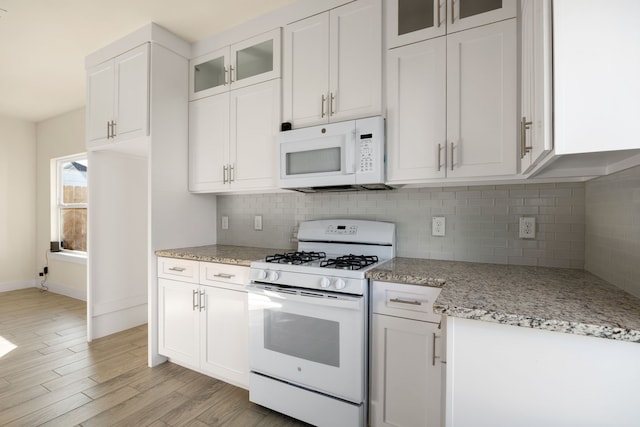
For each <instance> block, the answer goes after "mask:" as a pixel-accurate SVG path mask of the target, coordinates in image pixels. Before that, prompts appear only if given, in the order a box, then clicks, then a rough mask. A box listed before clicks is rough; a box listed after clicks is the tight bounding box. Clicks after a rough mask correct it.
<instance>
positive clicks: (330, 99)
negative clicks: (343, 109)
mask: <svg viewBox="0 0 640 427" xmlns="http://www.w3.org/2000/svg"><path fill="white" fill-rule="evenodd" d="M335 100H336V97H335V95H334V94H333V92H331V96H330V97H329V115H330V116H333V115H334V114H335V111H333V102H334V101H335Z"/></svg>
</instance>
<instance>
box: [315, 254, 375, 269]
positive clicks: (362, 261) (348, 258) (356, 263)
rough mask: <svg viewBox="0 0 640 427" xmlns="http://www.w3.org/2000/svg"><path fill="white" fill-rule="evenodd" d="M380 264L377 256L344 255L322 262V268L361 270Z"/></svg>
mask: <svg viewBox="0 0 640 427" xmlns="http://www.w3.org/2000/svg"><path fill="white" fill-rule="evenodd" d="M376 262H378V257H377V256H375V255H353V254H350V255H344V256H340V257H337V258H332V259H328V260H325V261H321V262H320V267H324V268H336V269H341V270H360V269H362V268H364V267H368V266H370V265H372V264H375V263H376Z"/></svg>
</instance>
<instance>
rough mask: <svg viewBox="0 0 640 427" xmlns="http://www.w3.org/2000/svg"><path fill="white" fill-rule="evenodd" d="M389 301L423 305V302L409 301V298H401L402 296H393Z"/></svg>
mask: <svg viewBox="0 0 640 427" xmlns="http://www.w3.org/2000/svg"><path fill="white" fill-rule="evenodd" d="M389 301H390V302H397V303H400V304H409V305H422V302H421V301H418V300H413V301H409V300H406V299H401V298H391V299H390V300H389Z"/></svg>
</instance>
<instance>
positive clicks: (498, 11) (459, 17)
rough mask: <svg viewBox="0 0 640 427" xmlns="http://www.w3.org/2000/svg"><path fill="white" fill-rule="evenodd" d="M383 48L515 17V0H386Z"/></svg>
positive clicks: (390, 47)
mask: <svg viewBox="0 0 640 427" xmlns="http://www.w3.org/2000/svg"><path fill="white" fill-rule="evenodd" d="M384 4H385V7H386V10H385V15H386V20H387V21H386V24H387V25H386V31H387V48H388V49H392V48H394V47H398V46H404V45H407V44H410V43H415V42H419V41H422V40H427V39H431V38H434V37H438V36H442V35H445V34H447V33H453V32H456V31H461V30H467V29H469V28H473V27H479V26H481V25H486V24H491V23H493V22H498V21H502V20H504V19H509V18H515V17H516V13H517V10H516V4H517V1H516V0H388V1H385V2H384Z"/></svg>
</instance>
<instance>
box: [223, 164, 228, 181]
mask: <svg viewBox="0 0 640 427" xmlns="http://www.w3.org/2000/svg"><path fill="white" fill-rule="evenodd" d="M227 173H228V169H227V165H224V166H222V183H223V184H226V183H227V182H228V181H229V180H228V179H227Z"/></svg>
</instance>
